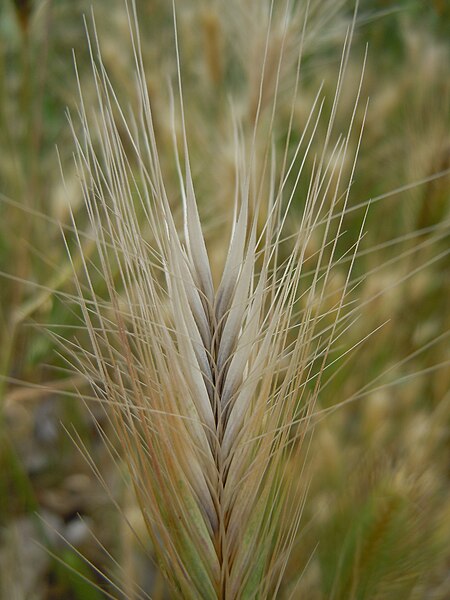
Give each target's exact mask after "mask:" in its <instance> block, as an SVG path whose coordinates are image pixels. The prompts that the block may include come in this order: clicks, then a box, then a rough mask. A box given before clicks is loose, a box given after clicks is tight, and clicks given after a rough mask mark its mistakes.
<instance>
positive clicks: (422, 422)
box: [0, 0, 450, 600]
mask: <svg viewBox="0 0 450 600" xmlns="http://www.w3.org/2000/svg"><path fill="white" fill-rule="evenodd" d="M91 4H93V8H94V13H95V18H96V24H97V29H98V33H99V38H100V43H101V47H102V54H103V60H104V63H105V66H106V68H107V70H108V73H109V74H110V77H111V80H112V81H113V84H114V87H115V89H116V91H117V93H118V96H119V98H120V99H121V101H122V102H123V103H124V104H125V105H126V104H128V103H130V104H131V105H132V106H134V107H135V108H136V102H137V100H136V94H135V89H134V88H135V84H134V71H133V67H132V54H131V49H130V42H129V33H128V24H127V20H126V13H125V11H124V8H123V3H122V1H121V0H93V2H88V1H84V0H43V1H35V2H33V1H32V0H15V1H12V0H3V2H2V3H1V5H0V375H1V377H0V598H1V599H3V598H4V599H5V600H6V599H8V600H9V599H13V600H16V599H17V600H22V599H23V600H25V599H27V600H28V599H33V600H34V599H35V600H38V599H39V600H41V599H42V600H43V599H46V600H47V599H48V600H49V599H55V600H56V599H64V600H65V599H73V600H81V599H83V600H97V599H100V598H104V597H107V596H106V592H108V593H109V594H111V595H112V597H125V598H138V597H142V595H143V594H145V593H146V594H149V595H150V596H151V597H152V598H153V599H157V598H163V597H164V594H167V591H166V590H165V584H164V583H163V578H162V575H161V574H160V573H159V572H158V570H157V569H156V568H155V567H154V566H153V564H152V562H151V560H150V558H149V556H151V554H152V549H151V548H150V546H149V542H148V540H147V539H146V536H145V527H144V524H143V522H142V517H141V515H140V512H139V510H138V509H137V506H136V502H135V499H134V497H133V494H132V492H131V491H130V489H129V488H130V486H129V485H127V473H126V470H125V469H124V468H122V469H121V468H120V464H119V467H118V466H117V464H115V462H114V461H112V460H111V456H110V455H109V453H108V452H107V450H106V449H105V446H104V444H103V442H102V439H101V437H102V436H101V434H100V433H99V430H98V427H97V423H100V425H102V424H104V426H105V432H106V434H108V423H107V421H106V420H105V418H104V414H103V409H102V408H101V407H100V406H99V405H98V403H95V402H91V403H90V402H89V401H88V402H87V404H84V403H83V402H81V401H80V399H79V393H81V394H88V393H89V391H88V390H86V389H85V388H84V387H83V386H84V385H85V384H84V381H83V378H82V377H81V376H80V375H78V374H77V373H76V372H74V371H73V370H71V369H70V367H69V366H68V364H67V360H66V359H65V358H64V356H62V355H61V354H64V352H62V348H61V340H67V341H66V342H63V346H64V345H66V346H67V347H69V346H70V344H71V343H73V341H74V340H75V338H76V339H77V344H80V345H81V346H82V345H83V339H86V337H83V336H86V335H87V334H86V332H85V331H84V328H83V327H81V326H80V317H81V311H80V308H79V306H77V302H76V301H75V300H74V296H75V295H76V289H75V285H74V278H73V270H72V266H71V264H70V262H69V260H68V256H67V251H66V248H65V245H64V243H63V239H62V235H61V228H62V229H63V231H64V232H65V235H66V240H67V244H68V246H69V247H70V248H72V249H74V264H75V269H77V268H78V269H81V260H80V256H79V255H77V253H76V250H75V248H76V244H75V242H76V240H75V236H74V233H73V230H72V229H71V227H72V226H71V220H70V211H73V213H74V215H75V217H76V219H77V222H78V224H79V227H80V229H81V230H83V231H85V233H86V237H85V239H84V242H83V252H84V254H85V256H86V257H88V258H90V257H91V256H92V260H93V261H94V264H96V263H95V257H94V244H93V242H92V240H91V239H90V238H89V224H88V221H87V219H86V215H85V214H84V212H83V203H82V196H81V191H80V188H79V185H78V181H77V174H76V171H75V168H74V164H73V159H72V154H73V151H74V144H73V140H72V133H71V131H70V127H69V125H68V122H67V116H66V108H67V107H68V108H69V110H70V112H71V113H72V114H74V115H76V110H77V108H76V107H77V100H78V92H77V78H76V75H75V69H74V66H73V56H72V49H75V55H76V61H77V68H78V77H79V80H80V83H81V87H82V89H83V94H84V99H85V102H86V103H87V104H89V103H90V102H93V101H94V100H93V99H94V92H95V90H94V88H93V82H92V74H91V66H90V58H89V52H88V44H87V42H86V36H85V30H84V23H83V14H86V15H88V22H90V21H89V19H90V17H89V14H90V5H91ZM178 4H179V7H178V20H179V41H180V48H181V58H182V78H183V88H184V94H185V98H184V100H185V107H186V115H187V128H188V134H189V146H190V153H191V160H192V165H193V176H194V182H195V185H196V192H197V196H198V200H199V208H200V213H201V215H202V218H203V221H204V222H205V223H206V224H207V229H206V231H207V234H206V237H207V243H208V249H209V253H210V258H211V261H212V264H213V266H214V265H220V264H221V261H222V260H223V255H224V252H225V251H226V247H225V245H224V242H225V241H226V237H227V236H224V233H223V231H224V228H225V227H227V226H228V224H229V220H230V211H231V210H232V206H231V203H230V201H229V198H230V197H232V190H233V146H232V144H233V139H232V131H231V128H230V104H229V98H230V97H232V98H233V100H234V103H235V106H236V110H237V111H238V113H239V115H240V117H241V119H242V120H243V123H244V127H245V124H247V125H249V124H251V123H252V118H253V117H254V113H255V102H256V101H257V91H258V90H259V79H260V62H259V60H258V59H259V57H260V54H261V47H262V45H263V43H264V36H265V29H264V23H261V22H260V21H258V20H257V19H256V18H255V15H256V14H258V13H257V11H258V5H261V4H264V2H259V3H258V2H251V1H248V2H238V1H237V0H232V1H230V2H227V3H223V2H220V1H216V2H202V1H201V0H187V1H186V2H179V3H178ZM294 4H298V5H301V2H300V1H298V2H294ZM137 8H138V14H139V18H140V28H141V34H142V41H143V50H144V60H145V67H146V70H147V81H148V88H149V92H150V96H151V99H152V103H153V109H154V113H155V128H156V133H157V137H158V144H159V151H160V156H161V162H162V166H163V168H164V171H165V175H166V182H167V186H168V189H169V192H171V193H172V197H173V202H174V206H175V205H176V203H177V202H179V192H178V191H177V190H178V187H177V186H178V183H177V174H176V170H175V165H174V160H173V151H172V140H171V129H170V128H171V124H170V111H169V91H168V85H167V81H168V80H172V81H173V79H174V77H175V75H176V62H175V53H174V42H173V22H172V8H171V3H170V2H166V1H164V0H151V1H144V0H138V1H137ZM353 9H354V6H353V3H352V2H345V1H342V2H334V3H326V2H322V3H321V2H314V1H313V2H312V3H311V13H310V20H309V27H310V29H307V31H309V33H308V34H307V36H306V38H305V47H304V54H303V56H304V59H303V66H302V72H301V89H300V93H299V95H298V99H297V101H296V105H295V110H294V128H293V131H294V135H293V140H292V143H293V144H294V143H295V142H296V139H297V138H298V137H299V136H300V133H301V131H302V128H303V126H304V124H305V120H306V117H307V115H308V112H309V110H310V106H311V103H312V101H313V99H314V97H315V95H316V93H317V90H318V87H319V86H320V85H321V84H322V83H323V91H324V94H325V97H326V100H325V112H326V111H330V110H331V101H330V100H329V99H330V98H332V94H333V86H334V85H335V80H336V76H337V70H338V67H339V61H340V56H341V51H342V44H343V40H344V36H345V31H346V27H347V26H348V23H349V22H350V21H351V18H352V14H353ZM298 25H299V28H301V25H302V23H301V22H300V23H299V24H298ZM297 34H298V31H296V30H295V29H294V28H293V32H292V49H291V50H290V51H291V53H292V55H293V56H294V57H295V49H296V39H297V38H296V35H297ZM449 40H450V9H449V8H448V4H447V3H446V2H445V1H439V0H435V1H430V2H413V1H409V0H404V1H401V2H400V1H399V2H386V1H382V0H378V1H377V0H366V1H362V2H360V7H359V11H358V21H357V27H356V32H355V36H354V39H353V42H352V50H351V56H350V62H349V67H348V69H347V74H346V85H345V86H344V92H343V95H342V98H341V102H340V107H339V112H338V115H337V126H336V128H335V129H336V131H339V130H341V131H345V130H346V128H347V124H348V120H349V116H350V115H351V111H352V108H353V103H354V98H355V88H356V86H357V83H358V78H359V75H360V72H361V66H362V63H363V58H364V52H365V47H366V44H367V43H368V61H367V66H366V71H365V77H364V84H363V89H362V98H363V102H361V106H360V107H359V108H358V110H357V113H356V124H357V125H361V123H362V121H363V119H364V108H365V99H366V98H367V97H369V98H370V102H369V110H368V114H367V118H366V121H365V126H364V136H363V141H362V146H361V150H360V154H359V159H358V164H357V169H356V173H355V176H354V180H353V184H352V188H351V195H350V208H351V210H350V211H348V214H347V215H346V216H345V225H344V228H343V229H344V231H345V234H344V235H342V236H341V238H340V239H339V244H338V252H339V254H340V255H341V256H342V257H343V260H342V268H341V266H340V265H338V266H337V267H336V268H335V269H334V271H333V277H332V280H331V281H330V287H329V293H330V296H329V302H330V307H332V306H333V304H334V302H335V297H334V296H333V290H334V292H335V294H339V290H340V289H341V287H342V285H343V284H344V281H345V276H346V275H345V274H346V270H345V269H346V266H347V267H348V263H346V260H345V253H346V252H347V250H348V249H349V248H351V247H352V246H353V244H354V243H355V242H356V240H357V239H358V235H359V230H360V226H361V221H362V218H363V216H364V212H365V204H364V203H367V201H368V200H369V199H372V203H371V206H370V209H369V212H368V216H367V221H366V226H365V232H366V233H365V235H364V238H363V240H362V243H361V246H360V249H359V251H358V256H357V260H356V263H355V267H354V272H353V277H354V278H355V284H356V283H357V285H355V286H354V289H352V292H351V294H350V298H349V301H351V302H354V303H355V304H358V305H359V306H360V310H359V313H358V314H359V318H358V319H357V320H356V321H355V323H354V324H353V325H352V327H351V328H350V329H349V330H348V332H347V333H346V334H345V336H343V337H342V338H341V340H340V345H339V348H338V349H337V354H339V355H340V356H341V357H342V358H341V359H340V360H338V361H336V362H335V363H332V364H331V366H330V367H329V368H328V369H327V370H326V372H325V374H324V386H323V390H322V392H321V394H320V396H319V403H318V406H317V407H316V409H317V411H316V412H317V415H316V417H315V418H314V422H315V430H314V435H313V436H312V438H311V441H310V444H309V445H308V451H307V453H306V446H305V461H304V462H305V465H306V468H305V470H304V471H302V472H301V469H300V466H299V465H297V464H293V465H292V467H291V470H292V477H299V476H302V477H304V480H305V486H304V492H307V495H306V501H305V506H304V516H303V520H302V525H301V527H300V533H299V537H298V540H297V541H296V544H295V546H294V550H293V553H292V556H291V558H290V562H289V566H288V569H287V571H286V574H285V577H284V582H283V586H282V588H281V591H280V597H283V598H289V597H291V598H294V599H295V598H308V600H310V599H312V600H315V599H318V600H319V599H324V600H325V599H327V600H328V599H333V600H347V599H350V598H351V599H357V600H360V599H375V598H377V599H380V600H381V599H383V600H384V599H390V598H392V599H393V600H394V599H400V598H401V599H403V598H405V599H406V598H411V599H417V600H420V599H428V598H430V599H431V598H432V599H433V600H438V599H442V600H444V599H445V598H448V597H449V596H450V579H449V575H448V572H449V566H450V544H449V540H450V504H449V502H448V500H449V481H448V473H449V469H448V467H449V429H448V427H449V416H450V369H449V359H450V356H449V332H450V301H449V298H450V262H449V223H450V221H449V217H450V215H449V208H450V187H449V181H450V180H449V169H450V133H449V131H450V129H449V125H450V71H449V64H450V60H449V59H450V56H449V54H450V42H449ZM289 56H290V55H289V54H288V57H289ZM294 80H295V60H292V61H291V62H290V61H289V60H286V65H285V68H284V70H283V71H282V80H281V84H280V88H279V99H278V104H277V111H276V117H275V132H276V135H275V139H276V143H277V144H279V148H280V152H282V148H283V143H284V141H285V138H284V136H285V132H286V129H287V125H288V121H289V114H290V113H289V111H290V102H291V99H292V96H291V95H290V94H289V92H290V91H291V89H292V85H293V81H294ZM265 102H266V106H264V107H263V109H264V110H266V111H267V113H268V114H269V113H270V108H271V102H272V98H271V96H270V89H268V92H267V98H266V99H265ZM328 103H329V105H328ZM320 127H324V126H322V125H319V131H318V135H317V138H318V139H320V138H321V137H323V136H324V135H325V130H323V131H321V130H320ZM296 132H297V133H296ZM296 136H297V137H296ZM124 137H125V136H124ZM356 143H357V139H355V140H351V144H353V145H354V147H353V148H351V149H350V152H349V154H350V155H351V154H352V152H353V153H354V151H355V150H356ZM55 146H57V148H58V151H56V149H55ZM308 160H309V161H310V162H309V164H308V165H307V169H309V170H312V169H313V163H312V159H308ZM350 162H351V161H350ZM350 162H349V164H348V165H344V167H345V170H346V172H348V173H349V172H350V169H351V164H350ZM61 171H62V172H63V173H64V180H63V177H62V174H61ZM307 183H308V181H307V179H305V181H304V183H300V186H299V188H298V190H297V192H296V195H295V198H294V212H293V216H292V224H290V225H289V227H292V231H295V227H296V224H297V222H296V220H297V215H298V219H299V218H300V215H301V211H302V208H303V204H302V202H303V201H304V195H305V193H306V191H307ZM360 204H361V205H362V206H361V207H360V208H358V206H359V205H360ZM69 208H70V210H69ZM225 230H226V229H225ZM144 235H145V231H144ZM319 244H320V237H319V236H317V239H314V238H313V239H312V241H311V249H310V254H309V256H308V261H309V263H310V268H311V269H314V263H315V256H316V253H317V250H318V245H319ZM96 283H97V289H96V292H97V294H98V295H99V296H100V297H102V294H105V293H106V291H105V289H104V285H105V283H104V280H103V278H102V276H101V273H100V272H99V276H98V281H97V282H96ZM102 286H103V288H102ZM375 330H377V331H376V332H375V333H374V334H373V335H370V334H371V332H373V331H375ZM366 338H367V339H366ZM364 339H365V341H364V342H363V343H361V344H359V342H360V341H361V340H364ZM355 345H357V347H356V348H355V349H354V350H352V348H353V347H354V346H355ZM336 356H337V355H336ZM74 432H76V434H75V433H74ZM111 435H112V432H111ZM71 436H76V439H77V440H78V442H77V443H78V445H82V446H84V447H85V449H86V450H87V451H88V453H89V455H90V456H91V457H92V460H93V462H94V464H95V465H96V467H97V468H98V470H99V471H100V472H101V474H102V477H103V482H102V481H99V480H98V479H97V478H95V477H94V475H93V473H92V469H91V468H90V466H89V464H87V462H86V460H85V459H84V458H83V456H82V454H81V453H80V452H79V450H78V449H77V448H76V445H75V444H74V442H73V439H71ZM103 483H105V484H107V487H108V491H106V490H105V489H104V485H103ZM298 501H299V502H300V501H302V499H301V498H299V500H298ZM117 505H118V506H119V507H120V510H118V506H117ZM124 516H125V517H126V519H124V518H123V517H124ZM126 521H128V522H130V523H131V524H132V525H133V527H134V529H135V530H136V531H137V532H138V534H139V538H140V540H139V541H138V540H136V538H135V536H134V535H133V534H132V533H131V531H130V528H129V526H128V524H127V522H126ZM35 542H36V543H35ZM82 556H83V557H85V559H86V560H85V559H84V558H82ZM62 563H66V565H67V566H65V565H63V564H62ZM68 567H69V568H68ZM77 573H78V574H77ZM300 575H301V577H300ZM84 578H87V579H89V580H92V581H94V582H96V583H97V584H98V586H99V587H98V588H96V587H94V586H92V585H91V584H89V583H87V582H86V580H85V579H84ZM110 579H111V580H112V581H115V582H118V586H119V587H120V588H121V589H122V591H119V590H118V589H117V588H115V587H114V585H113V584H112V583H111V581H109V580H110ZM136 582H139V584H140V585H141V586H142V591H141V596H139V594H138V593H136V590H135V588H134V584H135V583H136ZM102 590H103V591H102Z"/></svg>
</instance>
